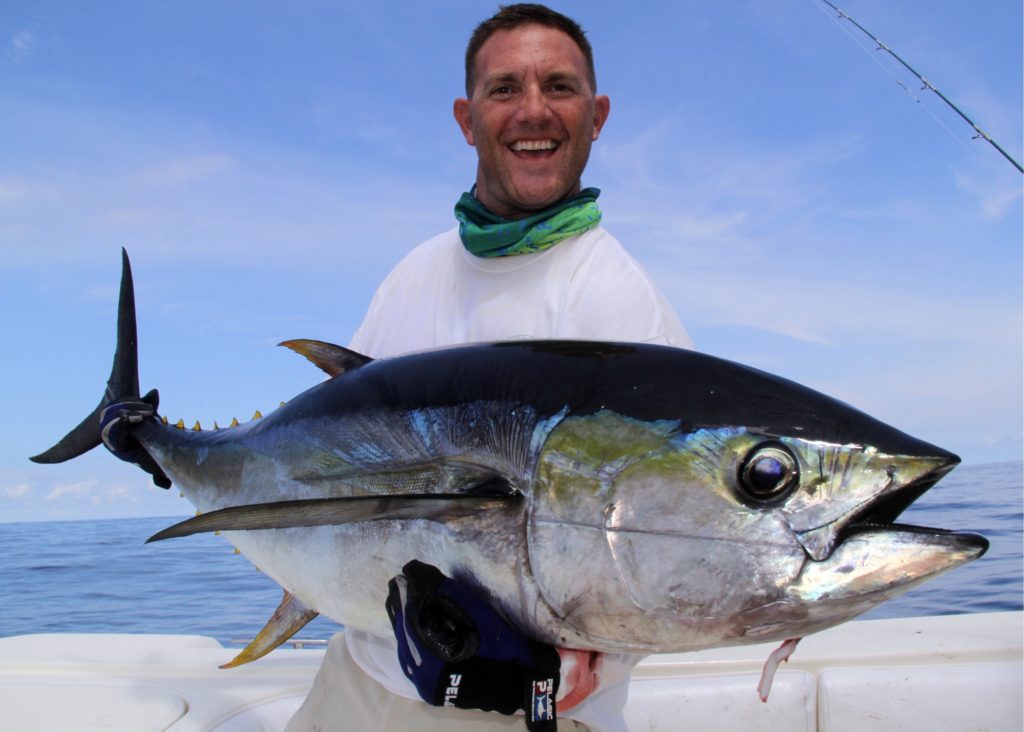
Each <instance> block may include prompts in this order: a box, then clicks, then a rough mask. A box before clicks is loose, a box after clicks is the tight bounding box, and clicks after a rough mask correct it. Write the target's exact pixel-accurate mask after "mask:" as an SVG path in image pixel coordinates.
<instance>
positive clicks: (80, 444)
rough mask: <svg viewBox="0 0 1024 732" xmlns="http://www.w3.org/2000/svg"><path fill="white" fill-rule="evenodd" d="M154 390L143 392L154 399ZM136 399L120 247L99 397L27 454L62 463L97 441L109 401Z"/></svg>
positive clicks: (129, 295)
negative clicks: (110, 347)
mask: <svg viewBox="0 0 1024 732" xmlns="http://www.w3.org/2000/svg"><path fill="white" fill-rule="evenodd" d="M156 398H157V395H156V392H155V391H154V392H151V393H150V394H147V401H148V400H149V399H154V400H155V399H156ZM138 399H139V356H138V334H137V329H136V326H135V287H134V285H133V283H132V267H131V263H130V262H129V261H128V252H126V251H125V250H124V248H122V249H121V293H120V297H119V299H118V305H117V348H116V350H115V351H114V365H113V366H112V367H111V369H110V378H109V379H108V380H107V388H106V389H105V390H104V392H103V397H102V398H101V399H100V403H99V404H98V405H97V407H96V409H94V410H93V411H92V412H91V413H90V414H89V416H87V417H86V418H85V419H83V420H82V421H81V422H80V423H79V424H78V426H77V427H75V428H74V429H73V430H71V431H70V432H68V433H67V434H66V435H65V436H64V437H63V438H62V439H61V440H60V442H58V443H57V444H56V445H54V446H53V447H51V448H50V449H49V450H46V451H45V452H42V453H40V454H38V455H34V456H32V457H30V458H29V460H31V461H32V462H35V463H63V462H65V461H67V460H71V459H72V458H76V457H78V456H79V455H82V454H84V453H86V452H88V451H89V450H91V449H93V448H94V447H96V446H97V445H99V444H100V442H101V438H100V414H101V412H102V411H103V409H104V408H105V407H107V405H109V404H110V403H111V402H115V401H122V400H138Z"/></svg>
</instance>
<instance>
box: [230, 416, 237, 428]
mask: <svg viewBox="0 0 1024 732" xmlns="http://www.w3.org/2000/svg"><path fill="white" fill-rule="evenodd" d="M231 426H232V427H237V426H238V417H232V418H231Z"/></svg>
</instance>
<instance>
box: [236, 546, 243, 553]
mask: <svg viewBox="0 0 1024 732" xmlns="http://www.w3.org/2000/svg"><path fill="white" fill-rule="evenodd" d="M241 553H242V550H241V549H239V548H238V547H237V546H236V547H235V554H241Z"/></svg>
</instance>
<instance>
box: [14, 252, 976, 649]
mask: <svg viewBox="0 0 1024 732" xmlns="http://www.w3.org/2000/svg"><path fill="white" fill-rule="evenodd" d="M118 331H119V332H118V353H117V355H116V356H115V363H114V368H113V372H112V374H111V379H110V382H109V383H108V388H107V392H106V395H105V396H104V399H103V400H102V402H101V405H100V408H102V407H103V406H104V405H106V404H108V403H109V402H110V401H112V400H120V399H125V398H137V397H138V395H139V389H138V376H137V369H136V363H135V361H136V357H135V350H136V349H135V315H134V303H133V293H132V286H131V273H130V270H129V268H128V261H127V257H126V256H125V258H124V273H123V275H122V291H121V305H120V315H119V326H118ZM291 345H292V346H293V347H294V348H295V349H296V350H298V351H300V352H302V353H304V354H305V355H307V356H308V357H309V358H310V359H311V360H312V361H314V362H315V363H317V364H318V365H320V366H321V367H322V368H324V370H326V371H327V372H328V373H330V374H332V378H330V379H329V380H327V381H325V382H323V383H321V384H319V385H317V386H315V387H313V388H312V389H310V390H308V391H306V392H304V393H302V394H300V395H299V396H297V397H295V398H294V399H292V400H291V401H290V402H288V403H287V404H286V405H284V406H282V407H280V408H279V409H277V410H276V411H274V412H273V413H272V414H270V415H268V416H266V417H264V418H262V419H259V420H256V421H253V422H250V423H248V424H244V425H240V426H235V427H232V428H229V429H222V430H212V431H191V430H184V429H175V428H174V427H173V426H169V425H167V424H166V423H163V422H161V420H159V419H157V418H149V419H146V420H144V421H143V422H142V423H141V424H139V425H138V426H137V427H136V428H135V431H134V432H133V434H134V436H135V437H137V438H138V441H139V442H140V443H141V444H142V445H143V446H144V447H145V449H146V450H147V451H148V452H149V454H150V455H151V456H152V457H153V458H154V459H155V461H156V463H157V464H158V465H159V466H160V468H161V469H162V470H163V471H164V473H166V475H167V476H169V477H170V479H171V480H172V481H173V482H174V483H176V484H177V485H178V487H179V488H180V489H181V490H182V491H183V492H184V494H185V495H186V496H187V497H188V498H189V500H191V501H192V503H194V504H195V506H196V507H197V508H198V509H199V511H200V512H202V514H203V515H201V516H199V517H198V518H195V519H191V520H189V521H188V522H185V523H184V524H180V525H178V526H176V527H172V528H171V529H169V530H168V531H166V532H162V534H161V535H158V536H157V537H155V538H166V537H168V536H181V535H185V534H188V533H194V532H196V531H209V530H214V529H225V530H228V532H227V533H226V534H225V536H226V537H227V539H228V540H229V541H231V542H232V543H233V544H234V545H235V546H237V547H238V548H239V549H240V550H241V551H242V553H244V554H245V555H246V556H247V557H248V558H249V559H250V560H251V561H253V562H254V563H255V564H256V565H257V566H258V567H259V568H260V569H261V570H263V571H264V572H265V573H266V574H268V575H269V576H270V577H272V578H273V579H274V580H276V581H277V582H278V583H279V584H280V585H281V586H282V587H283V588H285V590H286V594H285V601H284V602H283V603H282V607H281V608H279V611H278V613H277V614H275V616H274V618H272V619H271V621H270V623H268V626H267V628H265V629H264V631H263V633H261V635H260V637H259V638H258V639H257V640H256V641H254V644H253V645H252V646H251V647H250V648H248V649H246V651H244V652H243V653H242V654H241V656H240V657H239V658H238V659H236V662H243V661H246V660H251V658H254V657H257V656H259V655H261V654H262V653H265V652H266V651H268V650H269V649H270V648H273V647H274V646H275V645H276V644H278V643H280V642H282V641H283V640H284V639H285V638H287V637H288V635H290V634H291V633H293V632H294V631H295V630H297V629H298V628H299V627H301V626H302V624H303V623H304V622H306V621H307V620H308V619H309V618H310V617H312V616H313V615H315V614H316V613H317V612H320V613H324V614H325V615H327V616H329V617H331V618H333V619H335V620H337V621H339V622H341V623H344V624H345V625H347V626H349V627H352V628H356V629H361V630H364V631H368V632H371V633H375V634H380V635H387V634H390V633H391V628H390V625H389V622H388V619H387V615H386V614H385V611H384V599H385V596H386V594H387V583H388V579H390V578H391V577H393V576H394V575H396V574H398V573H399V572H400V571H401V568H402V565H403V564H405V563H406V562H408V561H409V560H411V559H419V560H422V561H425V562H429V563H431V564H434V565H436V566H437V567H439V568H440V569H441V570H442V571H444V572H445V573H447V574H449V575H452V576H455V577H458V578H460V579H461V580H463V581H465V582H467V583H469V584H471V585H472V586H475V587H477V588H479V590H480V591H481V592H482V593H484V595H485V596H486V597H488V598H489V599H490V600H491V601H492V602H493V603H494V605H495V606H496V607H498V608H500V610H501V611H502V612H503V613H504V614H505V615H506V616H507V617H508V618H509V619H510V620H511V621H512V622H514V623H515V624H516V625H518V626H519V627H520V628H521V629H522V630H523V631H525V632H526V633H528V634H530V635H531V636H534V637H535V638H537V639H540V640H544V641H546V642H550V643H554V644H558V645H561V646H568V647H575V648H583V649H594V650H599V651H616V652H637V653H650V652H654V653H657V652H673V651H687V650H694V649H700V648H707V647H711V646H722V645H733V644H744V643H758V642H763V641H770V640H781V639H788V638H794V637H798V636H802V635H805V634H807V633H811V632H814V631H817V630H821V629H823V628H827V627H829V626H832V625H836V624H837V623H841V622H843V621H845V620H848V619H850V618H852V617H854V616H856V615H859V614H860V613H863V612H865V611H866V610H868V609H870V608H872V607H874V606H875V605H877V604H878V603H880V602H882V601H884V600H886V599H888V598H891V597H893V596H894V595H897V594H899V593H901V592H904V591H906V590H908V589H910V588H911V587H913V586H915V585H917V584H918V583H920V582H922V581H924V580H927V579H929V578H931V577H934V576H935V575H937V574H939V573H941V572H944V571H946V570H948V569H951V568H953V567H957V566H959V565H961V564H963V563H965V562H967V561H970V560H971V559H974V558H976V557H979V556H981V554H983V553H984V551H985V550H986V548H987V546H988V543H987V542H986V541H985V539H983V538H982V537H980V536H977V535H973V534H958V533H950V532H946V531H941V530H937V529H925V528H918V527H912V526H902V525H897V524H894V523H893V522H894V520H895V519H896V517H897V516H898V515H899V514H900V513H901V512H902V511H903V510H904V509H905V508H906V507H907V506H908V505H909V504H910V503H912V502H913V501H914V500H915V499H916V498H917V497H918V496H920V495H921V494H922V493H923V492H924V491H926V490H927V489H929V488H930V487H931V486H932V485H933V484H934V483H935V482H936V481H938V480H939V479H940V478H941V477H942V476H943V475H945V474H946V473H947V472H949V471H950V470H951V469H952V468H953V467H954V466H955V465H956V464H957V463H958V462H959V459H958V458H957V457H956V456H955V455H952V454H950V453H949V452H946V451H945V450H942V449H940V448H938V447H935V446H933V445H929V444H927V443H925V442H922V441H920V440H917V439H914V438H913V437H910V436H908V435H906V434H904V433H902V432H899V431H897V430H895V429H893V428H892V427H889V426H887V425H885V424H883V423H881V422H879V421H877V420H875V419H872V418H871V417H868V416H866V415H865V414H862V413H861V412H859V411H857V410H855V409H853V408H851V407H849V406H847V405H846V404H843V403H841V402H838V401H836V400H834V399H831V398H829V397H826V396H823V395H822V394H819V393H817V392H814V391H812V390H810V389H807V388H805V387H803V386H800V385H798V384H795V383H793V382H790V381H787V380H785V379H781V378H778V377H776V376H772V375H770V374H766V373H764V372H761V371H757V370H755V369H751V368H747V367H744V366H740V365H737V364H735V363H730V362H728V361H723V360H720V359H717V358H713V357H711V356H706V355H703V354H700V353H696V352H693V351H687V350H680V349H674V348H665V347H659V346H647V345H636V344H625V343H596V342H557V341H555V342H552V341H535V342H531V341H520V342H511V343H495V344H490V345H475V346H467V347H459V348H451V349H444V350H438V351H432V352H427V353H421V354H417V355H409V356H402V357H397V358H389V359H382V360H378V361H374V360H371V359H369V358H366V357H363V356H360V355H358V354H354V353H352V352H350V351H346V350H345V349H343V348H340V347H337V346H330V345H328V344H323V343H319V342H315V341H298V342H292V343H291ZM100 408H98V409H100ZM97 444H99V417H98V412H97V413H94V414H93V415H90V417H88V418H87V419H86V420H85V421H83V423H82V424H81V425H80V426H79V427H78V428H76V429H75V430H73V431H72V432H71V433H70V434H69V435H68V436H67V437H66V438H65V439H64V440H63V441H61V443H59V444H58V445H56V446H55V447H53V448H51V449H50V450H49V451H48V452H46V453H44V454H43V455H40V456H37V457H36V458H33V459H34V460H37V461H38V462H58V461H62V460H66V459H69V458H71V457H74V456H75V455H77V454H80V453H82V452H84V451H85V450H87V449H90V448H91V447H93V446H95V445H97Z"/></svg>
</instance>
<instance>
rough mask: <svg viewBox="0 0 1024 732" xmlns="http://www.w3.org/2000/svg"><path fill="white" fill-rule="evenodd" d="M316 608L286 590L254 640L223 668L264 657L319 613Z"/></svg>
mask: <svg viewBox="0 0 1024 732" xmlns="http://www.w3.org/2000/svg"><path fill="white" fill-rule="evenodd" d="M319 614H320V613H318V612H317V611H316V610H310V609H309V608H308V607H306V606H305V605H303V604H302V602H301V601H300V600H299V599H298V598H296V597H295V595H293V594H292V593H290V592H289V591H288V590H285V591H284V597H283V598H281V604H280V605H278V606H277V610H275V611H274V614H273V615H271V616H270V620H268V621H267V624H266V625H264V626H263V630H261V631H260V632H259V633H258V634H257V635H256V637H255V638H253V639H252V642H251V643H250V644H249V645H247V646H246V647H245V648H243V649H242V651H241V653H239V654H238V655H237V656H235V657H234V658H233V659H231V660H230V661H228V662H227V663H225V664H224V665H223V666H221V668H234V667H235V666H241V665H242V664H243V663H249V662H250V661H255V660H256V659H257V658H263V657H264V656H265V655H267V654H268V653H270V652H271V651H272V650H274V649H275V648H277V647H278V646H279V645H281V644H282V643H284V642H285V641H286V640H288V639H289V638H291V637H292V636H293V635H295V634H296V633H298V632H299V631H300V630H301V629H302V628H303V626H305V625H306V623H308V622H309V621H310V620H312V619H313V618H315V617H316V616H317V615H319Z"/></svg>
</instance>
